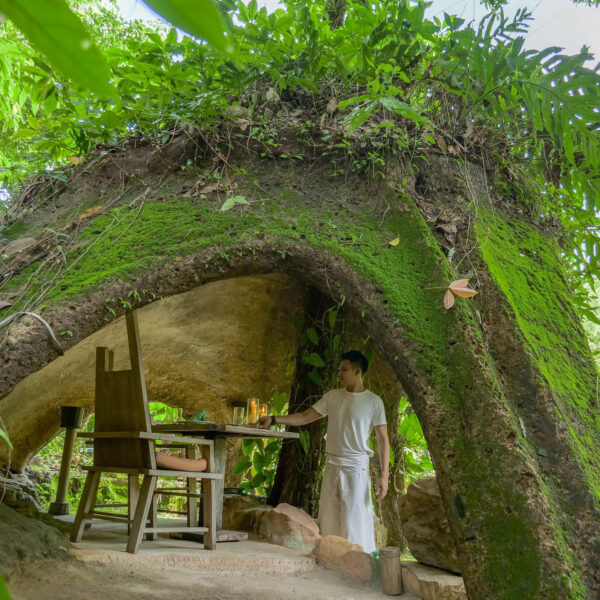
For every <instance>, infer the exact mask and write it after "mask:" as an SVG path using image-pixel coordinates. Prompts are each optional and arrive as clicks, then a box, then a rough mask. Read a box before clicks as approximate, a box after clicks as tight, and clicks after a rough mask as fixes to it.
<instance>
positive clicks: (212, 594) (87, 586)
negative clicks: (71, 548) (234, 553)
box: [9, 559, 412, 600]
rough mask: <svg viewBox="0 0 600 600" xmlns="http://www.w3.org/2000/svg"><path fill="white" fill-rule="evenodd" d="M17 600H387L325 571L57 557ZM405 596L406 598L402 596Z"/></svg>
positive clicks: (35, 568)
mask: <svg viewBox="0 0 600 600" xmlns="http://www.w3.org/2000/svg"><path fill="white" fill-rule="evenodd" d="M9 587H10V591H11V593H12V598H13V600H34V599H35V600H39V599H44V600H62V599H66V598H69V599H74V600H79V599H81V600H84V599H85V600H121V599H122V600H125V599H132V598H133V599H136V600H137V599H139V600H142V599H154V598H157V599H158V598H169V600H179V599H181V600H184V599H185V600H188V599H190V598H194V599H197V600H204V599H206V600H209V599H210V600H240V599H243V600H254V599H256V600H259V599H260V600H280V599H281V600H284V599H285V600H288V599H292V598H293V599H294V600H313V599H323V600H325V599H331V600H335V599H339V600H353V599H359V598H360V599H365V600H366V599H371V598H373V599H375V598H377V599H378V600H379V599H381V598H385V596H384V595H383V594H382V593H381V591H378V590H374V589H372V588H370V587H368V586H366V585H362V584H356V583H352V582H347V581H344V580H343V579H341V578H340V577H338V576H337V575H335V574H334V573H332V572H329V571H325V570H324V569H321V568H318V567H317V568H315V569H314V570H312V571H308V572H303V573H287V574H274V573H260V572H258V573H234V572H222V571H198V570H193V569H186V568H184V567H174V566H156V565H151V564H143V563H142V564H135V565H127V564H124V563H123V564H113V565H105V564H100V563H84V562H80V561H76V560H73V561H69V562H65V561H60V560H56V559H52V560H47V561H42V562H35V563H31V564H29V565H27V566H26V567H25V568H24V569H23V571H22V573H21V574H20V575H19V576H18V578H14V579H13V580H11V581H10V584H9ZM396 597H397V598H400V596H396ZM401 598H403V599H406V600H408V598H412V597H411V596H409V595H403V596H401Z"/></svg>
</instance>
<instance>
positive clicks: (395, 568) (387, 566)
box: [379, 546, 402, 596]
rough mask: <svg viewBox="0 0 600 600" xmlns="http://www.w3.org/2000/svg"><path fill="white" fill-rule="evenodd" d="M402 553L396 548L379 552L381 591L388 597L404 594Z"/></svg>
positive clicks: (389, 547) (382, 549) (388, 548)
mask: <svg viewBox="0 0 600 600" xmlns="http://www.w3.org/2000/svg"><path fill="white" fill-rule="evenodd" d="M401 555H402V551H401V550H400V548H397V547H395V546H388V547H387V548H381V550H379V561H380V564H381V590H382V591H383V593H384V594H386V595H388V596H398V595H399V594H401V593H402V565H401V563H400V557H401Z"/></svg>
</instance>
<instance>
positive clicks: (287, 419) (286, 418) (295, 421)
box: [255, 406, 323, 429]
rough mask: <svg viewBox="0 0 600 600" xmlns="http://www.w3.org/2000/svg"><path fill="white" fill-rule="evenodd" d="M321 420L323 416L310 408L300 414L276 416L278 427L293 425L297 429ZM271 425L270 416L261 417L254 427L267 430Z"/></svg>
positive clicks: (272, 421) (272, 419)
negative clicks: (280, 425)
mask: <svg viewBox="0 0 600 600" xmlns="http://www.w3.org/2000/svg"><path fill="white" fill-rule="evenodd" d="M322 418H323V415H322V414H321V413H320V412H318V411H316V410H315V409H314V408H313V407H312V406H311V407H310V408H307V409H306V410H303V411H302V412H297V413H292V414H291V415H277V417H276V420H277V424H278V425H279V424H280V423H281V424H282V425H293V426H294V427H299V426H300V425H307V424H308V423H312V422H313V421H316V420H317V419H322ZM273 424H274V417H272V416H271V417H261V418H260V419H259V420H258V421H257V423H256V424H255V425H256V427H260V428H263V429H268V428H269V427H271V425H273Z"/></svg>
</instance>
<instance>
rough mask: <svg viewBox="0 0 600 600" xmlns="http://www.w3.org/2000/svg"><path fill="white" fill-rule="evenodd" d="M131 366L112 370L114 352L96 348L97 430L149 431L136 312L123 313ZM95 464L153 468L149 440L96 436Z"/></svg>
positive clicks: (151, 444)
mask: <svg viewBox="0 0 600 600" xmlns="http://www.w3.org/2000/svg"><path fill="white" fill-rule="evenodd" d="M125 322H126V324H127V339H128V342H129V358H130V361H131V369H129V370H127V371H114V370H113V361H114V352H113V351H112V350H109V349H108V348H96V409H95V410H96V425H95V430H96V432H108V431H110V432H115V431H134V432H151V431H152V426H151V421H150V413H149V411H148V399H147V396H146V382H145V379H144V367H143V364H142V354H141V346H140V335H139V330H138V323H137V314H136V313H135V311H131V312H129V313H127V314H126V315H125ZM94 465H95V466H98V467H131V468H144V469H155V468H156V460H155V456H154V444H153V442H152V441H150V440H142V439H119V438H109V439H102V438H96V439H95V442H94Z"/></svg>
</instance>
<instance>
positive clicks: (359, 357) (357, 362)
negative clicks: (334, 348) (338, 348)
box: [342, 350, 369, 375]
mask: <svg viewBox="0 0 600 600" xmlns="http://www.w3.org/2000/svg"><path fill="white" fill-rule="evenodd" d="M342 360H348V361H350V363H352V366H353V367H359V368H360V370H361V371H362V372H363V375H364V374H365V373H366V372H367V369H368V368H369V361H368V360H367V357H366V356H365V355H364V354H363V353H362V352H359V351H358V350H349V351H348V352H344V354H342Z"/></svg>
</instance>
